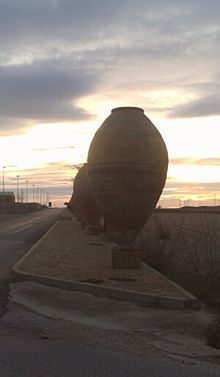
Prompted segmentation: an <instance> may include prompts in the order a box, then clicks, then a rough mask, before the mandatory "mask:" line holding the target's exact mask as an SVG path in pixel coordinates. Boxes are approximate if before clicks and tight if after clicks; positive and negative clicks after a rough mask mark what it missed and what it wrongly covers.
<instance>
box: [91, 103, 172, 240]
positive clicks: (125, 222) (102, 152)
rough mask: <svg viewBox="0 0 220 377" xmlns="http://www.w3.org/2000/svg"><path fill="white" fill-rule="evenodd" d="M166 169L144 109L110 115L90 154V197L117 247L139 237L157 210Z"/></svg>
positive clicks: (163, 154)
mask: <svg viewBox="0 0 220 377" xmlns="http://www.w3.org/2000/svg"><path fill="white" fill-rule="evenodd" d="M167 167H168V153H167V149H166V145H165V143H164V141H163V139H162V136H161V135H160V133H159V131H158V130H157V129H156V127H155V126H154V125H153V123H152V122H151V121H150V119H149V118H147V116H146V115H145V114H144V111H143V109H141V108H138V107H119V108H115V109H113V110H112V112H111V115H110V116H109V117H108V118H107V119H106V120H105V121H104V123H103V124H102V125H101V127H100V128H99V129H98V131H97V132H96V134H95V136H94V138H93V140H92V142H91V145H90V148H89V153H88V170H89V179H90V183H91V188H92V192H93V196H94V198H95V200H96V203H97V205H98V207H99V209H100V211H101V213H102V214H103V216H104V218H105V221H106V223H107V226H108V233H109V234H110V236H111V237H112V239H113V240H114V241H116V242H117V243H118V244H119V245H128V244H129V243H131V241H132V240H134V238H135V237H136V236H137V234H138V233H139V231H140V230H141V229H142V227H143V226H144V224H145V223H146V221H147V220H148V218H149V217H150V215H151V212H152V210H153V209H154V208H155V206H156V204H157V202H158V200H159V197H160V195H161V192H162V190H163V187H164V184H165V180H166V175H167Z"/></svg>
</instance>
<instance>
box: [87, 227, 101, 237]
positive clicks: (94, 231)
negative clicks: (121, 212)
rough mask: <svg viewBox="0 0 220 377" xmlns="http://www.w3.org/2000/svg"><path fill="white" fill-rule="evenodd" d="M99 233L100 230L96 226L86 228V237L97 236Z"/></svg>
mask: <svg viewBox="0 0 220 377" xmlns="http://www.w3.org/2000/svg"><path fill="white" fill-rule="evenodd" d="M99 233H100V228H99V226H98V225H88V226H87V235H88V236H97V235H98V234H99Z"/></svg>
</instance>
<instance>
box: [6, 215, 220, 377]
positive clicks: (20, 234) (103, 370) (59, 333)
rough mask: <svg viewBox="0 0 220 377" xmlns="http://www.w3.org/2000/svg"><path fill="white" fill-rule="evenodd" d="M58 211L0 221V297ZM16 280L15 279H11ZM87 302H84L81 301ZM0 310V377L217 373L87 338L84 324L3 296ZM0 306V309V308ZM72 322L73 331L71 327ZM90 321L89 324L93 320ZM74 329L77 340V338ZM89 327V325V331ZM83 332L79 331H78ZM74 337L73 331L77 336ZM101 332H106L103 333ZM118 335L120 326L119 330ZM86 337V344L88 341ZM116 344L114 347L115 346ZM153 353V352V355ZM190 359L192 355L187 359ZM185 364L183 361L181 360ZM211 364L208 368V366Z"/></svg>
mask: <svg viewBox="0 0 220 377" xmlns="http://www.w3.org/2000/svg"><path fill="white" fill-rule="evenodd" d="M59 213H60V210H55V209H54V210H44V211H41V212H37V213H34V214H28V215H20V216H18V217H17V216H16V217H13V218H11V219H10V220H9V221H7V222H2V223H1V224H0V265H1V267H0V279H1V282H2V285H1V286H0V289H1V290H2V291H1V292H0V296H1V297H3V296H4V295H5V299H6V298H7V294H8V291H7V290H8V289H9V287H8V285H7V284H6V285H4V280H5V281H7V279H8V277H9V275H10V271H11V267H12V266H13V265H14V263H15V262H16V261H17V260H18V259H19V258H20V257H21V256H22V255H23V254H24V253H25V252H26V251H27V250H29V249H30V247H31V246H32V245H33V244H34V243H36V242H37V240H38V239H39V238H40V237H41V236H42V235H43V234H44V233H45V231H46V230H47V229H48V228H49V227H50V226H51V225H52V224H53V223H54V221H55V220H56V218H57V216H58V215H59ZM15 284H18V285H19V283H15ZM84 305H85V306H87V301H85V302H84ZM4 307H5V308H3V309H4V310H2V311H1V310H0V317H1V318H0V376H2V377H29V376H31V377H42V376H43V377H70V376H71V377H72V376H77V377H113V376H114V377H133V376H135V377H168V376H169V377H170V376H172V377H177V376H178V377H217V376H219V375H220V374H218V373H215V372H214V371H212V372H211V371H210V369H209V368H208V369H207V370H206V368H204V367H202V365H201V366H200V365H199V366H198V365H196V366H194V365H185V364H184V363H183V362H182V361H181V362H178V361H171V360H170V361H167V360H164V358H163V356H162V355H161V354H160V353H157V351H154V352H153V353H152V351H151V352H150V351H149V352H147V353H146V354H144V356H143V355H142V356H138V355H137V354H133V353H130V352H123V351H121V350H120V349H118V346H117V344H116V345H115V346H114V349H112V348H111V346H110V345H109V344H108V335H107V334H108V332H109V331H111V330H108V331H107V332H106V333H103V334H102V333H101V332H100V330H97V331H98V332H97V336H98V337H100V336H104V339H103V344H102V345H97V344H95V339H94V343H93V338H92V337H91V336H90V341H88V343H87V336H88V332H89V329H90V325H89V324H88V325H87V327H82V328H81V327H79V326H78V325H76V324H74V323H73V324H71V323H70V321H64V320H54V319H51V318H47V317H44V316H41V315H39V314H37V313H34V312H32V311H30V310H28V309H25V308H24V307H23V306H20V305H17V304H15V303H14V302H13V301H11V300H9V303H8V304H7V307H6V304H4ZM0 309H1V308H0ZM72 326H76V327H75V330H74V327H72ZM93 326H94V324H93ZM77 331H78V333H79V332H80V334H81V335H80V337H81V339H84V340H83V341H80V339H79V338H77ZM90 331H91V330H90ZM82 334H83V335H82ZM78 336H79V335H78ZM105 336H106V337H105ZM120 336H122V337H123V331H122V332H121V335H120ZM91 342H92V344H91ZM115 349H116V350H115ZM153 355H154V356H153ZM192 362H193V360H192ZM187 363H188V361H187ZM211 369H212V368H211Z"/></svg>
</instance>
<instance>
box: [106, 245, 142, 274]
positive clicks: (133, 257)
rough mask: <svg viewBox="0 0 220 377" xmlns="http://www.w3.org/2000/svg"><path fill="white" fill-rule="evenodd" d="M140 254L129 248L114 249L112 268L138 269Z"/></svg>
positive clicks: (136, 250)
mask: <svg viewBox="0 0 220 377" xmlns="http://www.w3.org/2000/svg"><path fill="white" fill-rule="evenodd" d="M141 256H142V252H141V250H139V249H134V248H129V247H127V248H126V247H115V248H113V249H112V268H114V269H128V270H131V269H132V270H134V269H140V268H141Z"/></svg>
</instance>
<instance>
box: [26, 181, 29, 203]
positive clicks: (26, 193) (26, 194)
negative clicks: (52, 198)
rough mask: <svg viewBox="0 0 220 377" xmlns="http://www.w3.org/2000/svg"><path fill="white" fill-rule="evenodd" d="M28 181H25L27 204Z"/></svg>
mask: <svg viewBox="0 0 220 377" xmlns="http://www.w3.org/2000/svg"><path fill="white" fill-rule="evenodd" d="M28 183H29V182H28V180H27V181H26V202H27V203H28Z"/></svg>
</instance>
